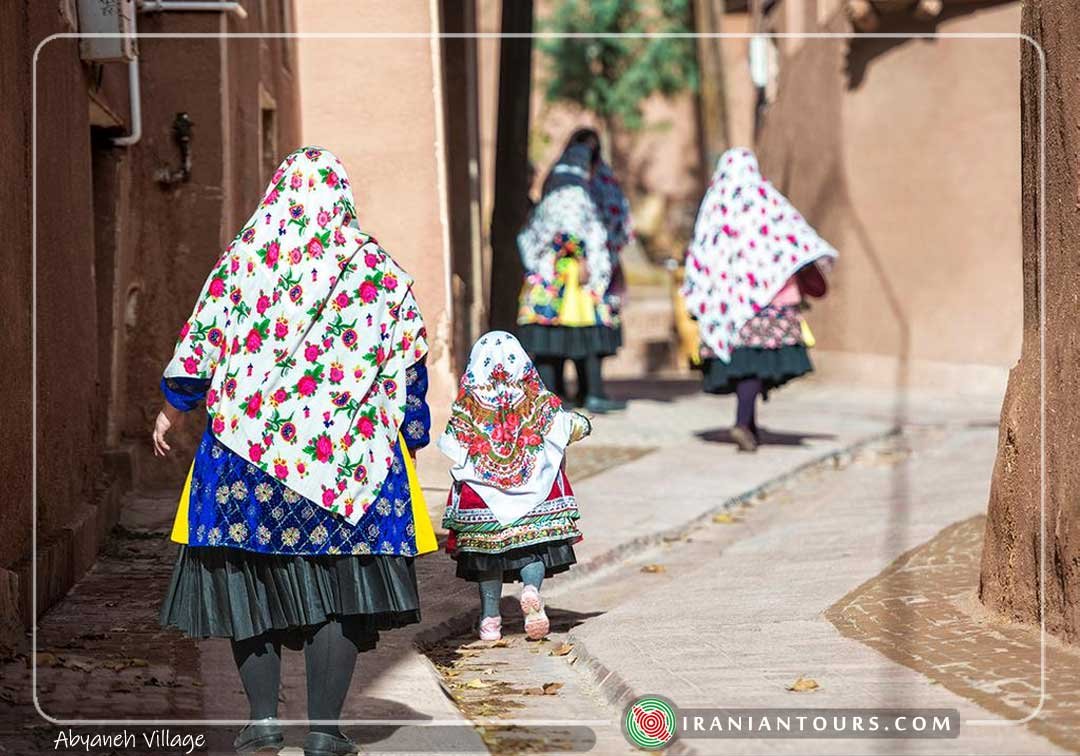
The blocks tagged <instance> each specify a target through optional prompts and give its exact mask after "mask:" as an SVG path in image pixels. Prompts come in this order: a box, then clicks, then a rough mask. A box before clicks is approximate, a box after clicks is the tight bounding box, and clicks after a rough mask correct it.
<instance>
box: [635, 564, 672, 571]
mask: <svg viewBox="0 0 1080 756" xmlns="http://www.w3.org/2000/svg"><path fill="white" fill-rule="evenodd" d="M641 571H642V572H651V573H656V572H667V567H665V566H664V565H662V564H647V565H645V566H644V567H642V568H641Z"/></svg>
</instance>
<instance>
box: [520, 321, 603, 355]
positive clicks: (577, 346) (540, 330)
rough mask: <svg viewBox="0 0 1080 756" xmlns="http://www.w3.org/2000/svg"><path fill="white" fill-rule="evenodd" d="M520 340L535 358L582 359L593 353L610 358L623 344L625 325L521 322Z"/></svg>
mask: <svg viewBox="0 0 1080 756" xmlns="http://www.w3.org/2000/svg"><path fill="white" fill-rule="evenodd" d="M517 337H518V341H520V342H521V346H523V347H524V348H525V351H526V352H528V353H529V355H530V356H532V357H534V358H541V359H543V358H544V357H562V358H564V359H568V360H581V359H584V358H586V357H589V356H591V355H599V356H601V357H609V356H611V355H613V354H615V352H617V351H618V350H619V347H621V346H622V326H621V325H619V326H614V327H609V326H585V327H582V328H574V327H571V326H545V325H538V324H536V323H530V324H528V325H519V326H518V328H517Z"/></svg>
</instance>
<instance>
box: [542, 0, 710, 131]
mask: <svg viewBox="0 0 1080 756" xmlns="http://www.w3.org/2000/svg"><path fill="white" fill-rule="evenodd" d="M690 3H691V0H657V2H653V3H647V4H643V3H640V2H637V0H592V1H591V2H582V1H581V0H559V2H558V4H557V5H556V7H555V10H554V12H553V13H552V15H551V18H550V19H549V20H548V21H547V22H546V23H545V24H543V26H542V28H543V30H544V31H549V32H556V33H571V34H583V35H589V34H592V35H611V34H622V33H631V34H641V33H672V32H674V33H688V32H691V31H693V29H692V22H691V9H690ZM643 6H646V7H643ZM539 48H540V51H541V53H542V54H544V55H545V56H546V57H547V58H548V61H547V63H548V70H549V71H550V78H549V79H548V81H547V86H546V89H545V98H546V99H547V100H548V101H549V102H557V101H568V102H572V103H575V104H577V105H579V106H581V107H582V108H585V109H586V110H589V111H591V112H593V113H595V114H596V115H597V116H598V117H600V118H601V119H602V120H603V121H604V122H605V123H608V124H611V125H614V124H616V123H617V124H619V125H620V126H622V127H623V128H625V129H628V130H631V131H634V130H637V129H640V128H641V127H642V126H643V125H644V121H643V118H642V104H643V103H644V101H645V100H646V99H647V98H648V97H649V96H651V95H653V94H655V93H659V94H662V95H673V94H676V93H678V92H681V91H684V90H690V91H697V87H698V67H697V58H696V56H695V47H694V39H693V38H692V37H617V36H592V37H553V38H550V39H545V40H543V41H542V42H541V43H540V44H539Z"/></svg>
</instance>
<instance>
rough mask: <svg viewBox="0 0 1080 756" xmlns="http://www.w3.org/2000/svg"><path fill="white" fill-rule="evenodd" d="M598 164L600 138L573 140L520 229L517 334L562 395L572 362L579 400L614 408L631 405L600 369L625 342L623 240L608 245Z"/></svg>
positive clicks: (592, 406) (590, 406)
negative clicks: (614, 395)
mask: <svg viewBox="0 0 1080 756" xmlns="http://www.w3.org/2000/svg"><path fill="white" fill-rule="evenodd" d="M582 133H584V132H582ZM592 133H593V134H595V132H592ZM599 165H600V161H599V141H595V142H590V141H588V140H587V139H578V140H575V138H572V139H571V141H570V143H569V144H568V145H567V148H566V150H565V151H564V152H563V154H562V156H561V157H560V158H559V160H558V162H557V163H556V164H555V167H554V168H552V169H551V172H550V173H549V174H548V176H547V178H546V179H545V180H544V188H543V197H542V198H541V200H540V204H539V205H538V206H537V207H536V208H535V210H534V211H533V213H532V215H531V216H530V217H529V222H528V223H527V224H526V226H525V228H524V229H522V231H521V233H520V234H518V240H517V241H518V249H519V251H520V252H521V260H522V265H523V267H524V268H525V285H524V287H523V288H522V292H521V302H520V307H519V310H518V337H519V338H520V339H521V343H522V346H524V347H525V349H526V351H527V352H528V353H529V354H530V355H532V357H533V359H534V360H535V361H536V366H537V369H538V370H539V371H540V374H541V376H542V377H543V379H544V381H545V382H546V383H548V384H549V385H550V386H551V387H552V389H553V390H554V391H555V392H556V393H557V394H559V395H560V396H563V397H565V396H566V389H565V384H564V381H563V366H564V364H565V362H566V360H568V359H569V360H573V361H574V363H575V366H576V367H577V376H578V403H579V404H581V405H582V406H584V407H585V408H586V409H588V410H589V411H591V412H609V411H612V410H618V409H622V408H623V407H624V406H625V405H624V403H622V402H618V401H615V400H613V399H610V398H609V397H608V396H607V394H606V393H605V392H604V385H603V375H602V372H601V360H602V359H603V358H604V357H605V356H608V355H612V354H614V353H615V352H616V350H617V349H618V348H619V346H620V345H621V343H622V330H621V328H620V325H619V316H618V310H619V304H620V300H619V296H620V295H621V289H620V288H619V286H618V281H620V280H621V277H616V273H617V271H618V270H619V268H618V267H617V263H618V257H617V251H618V249H621V246H618V249H615V248H613V247H611V246H609V227H608V226H607V225H606V221H607V216H605V215H604V214H602V213H601V211H600V207H599V206H598V205H597V195H596V194H595V192H596V189H597V186H596V185H595V184H594V181H595V179H596V176H597V174H596V171H597V168H598V166H599ZM604 186H605V187H607V186H609V184H608V183H606V182H605V183H604ZM613 250H614V254H613ZM613 282H615V286H613Z"/></svg>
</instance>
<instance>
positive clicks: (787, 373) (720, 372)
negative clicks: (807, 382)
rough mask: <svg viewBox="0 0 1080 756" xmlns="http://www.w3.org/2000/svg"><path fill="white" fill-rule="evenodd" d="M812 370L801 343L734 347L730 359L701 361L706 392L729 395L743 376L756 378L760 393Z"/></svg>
mask: <svg viewBox="0 0 1080 756" xmlns="http://www.w3.org/2000/svg"><path fill="white" fill-rule="evenodd" d="M813 370H814V366H813V364H811V362H810V355H809V354H808V353H807V350H806V347H805V346H803V345H802V344H797V345H790V346H782V347H780V348H779V349H765V348H762V347H737V348H736V349H735V351H734V352H732V353H731V361H730V362H722V361H721V360H718V359H716V358H712V359H707V360H705V362H704V364H703V365H702V371H703V372H704V374H705V391H706V393H709V394H730V393H732V392H734V391H735V384H736V383H738V382H739V381H741V380H742V379H744V378H760V379H761V381H762V383H763V384H764V389H763V395H764V396H765V397H768V393H769V390H770V389H774V388H777V387H779V386H783V385H784V384H785V383H787V382H788V381H790V380H792V379H794V378H798V377H799V376H801V375H806V374H807V373H810V372H812V371H813Z"/></svg>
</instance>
